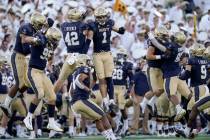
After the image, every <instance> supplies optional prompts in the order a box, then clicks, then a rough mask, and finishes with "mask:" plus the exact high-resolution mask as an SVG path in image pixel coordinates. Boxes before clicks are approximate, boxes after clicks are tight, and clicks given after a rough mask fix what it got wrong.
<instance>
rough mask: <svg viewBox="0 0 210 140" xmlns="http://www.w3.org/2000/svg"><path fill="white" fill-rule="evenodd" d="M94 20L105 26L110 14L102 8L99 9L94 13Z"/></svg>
mask: <svg viewBox="0 0 210 140" xmlns="http://www.w3.org/2000/svg"><path fill="white" fill-rule="evenodd" d="M94 16H95V20H96V21H97V22H98V23H99V24H100V25H104V24H106V21H107V20H108V19H109V17H110V13H109V12H108V11H107V10H106V9H105V8H103V7H99V8H97V9H96V10H95V11H94Z"/></svg>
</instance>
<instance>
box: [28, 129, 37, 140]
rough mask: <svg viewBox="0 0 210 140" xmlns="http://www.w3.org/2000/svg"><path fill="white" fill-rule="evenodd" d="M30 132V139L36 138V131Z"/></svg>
mask: <svg viewBox="0 0 210 140" xmlns="http://www.w3.org/2000/svg"><path fill="white" fill-rule="evenodd" d="M30 133H31V134H30V136H29V138H28V139H30V140H33V139H36V134H35V131H31V132H30Z"/></svg>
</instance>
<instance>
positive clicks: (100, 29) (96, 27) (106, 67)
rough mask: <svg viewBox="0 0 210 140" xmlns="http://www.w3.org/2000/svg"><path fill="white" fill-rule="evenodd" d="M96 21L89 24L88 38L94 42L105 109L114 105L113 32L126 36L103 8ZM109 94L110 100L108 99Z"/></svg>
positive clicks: (96, 14) (97, 10) (97, 71)
mask: <svg viewBox="0 0 210 140" xmlns="http://www.w3.org/2000/svg"><path fill="white" fill-rule="evenodd" d="M94 16H95V21H94V22H91V23H90V24H89V31H88V34H87V36H88V37H90V38H92V40H93V44H94V47H93V62H94V65H95V69H96V73H97V76H98V78H99V86H100V91H101V94H102V97H103V103H104V105H105V106H104V107H105V108H106V109H108V106H109V105H111V104H115V103H114V87H113V81H112V72H113V68H114V62H113V57H112V53H111V52H110V37H111V32H112V31H115V32H117V33H119V34H124V32H125V29H124V28H123V27H120V28H117V27H116V26H115V23H114V21H113V20H112V19H109V17H110V13H109V12H108V11H107V10H106V9H105V8H103V7H99V8H97V9H96V10H95V11H94ZM107 93H108V95H109V99H110V101H109V100H108V98H107Z"/></svg>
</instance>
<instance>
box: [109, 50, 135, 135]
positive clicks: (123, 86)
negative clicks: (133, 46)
mask: <svg viewBox="0 0 210 140" xmlns="http://www.w3.org/2000/svg"><path fill="white" fill-rule="evenodd" d="M126 59H127V53H126V50H125V49H120V50H119V52H118V53H117V60H116V62H115V67H114V70H113V75H112V78H113V83H114V97H115V98H114V99H115V102H116V103H117V105H118V107H119V109H120V111H121V114H122V118H123V128H122V131H121V134H123V135H124V134H125V133H126V131H127V130H128V116H127V112H126V108H125V104H126V99H125V94H126V93H129V92H130V91H129V90H128V91H127V83H129V87H131V86H132V84H133V72H132V70H133V64H132V63H131V62H127V61H126ZM128 78H129V80H128Z"/></svg>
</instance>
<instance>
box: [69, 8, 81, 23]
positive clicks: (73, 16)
mask: <svg viewBox="0 0 210 140" xmlns="http://www.w3.org/2000/svg"><path fill="white" fill-rule="evenodd" d="M82 15H83V13H82V12H81V11H80V10H79V9H77V8H73V9H70V10H69V11H68V13H67V18H68V19H69V20H73V21H79V20H81V19H82Z"/></svg>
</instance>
